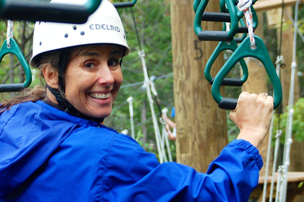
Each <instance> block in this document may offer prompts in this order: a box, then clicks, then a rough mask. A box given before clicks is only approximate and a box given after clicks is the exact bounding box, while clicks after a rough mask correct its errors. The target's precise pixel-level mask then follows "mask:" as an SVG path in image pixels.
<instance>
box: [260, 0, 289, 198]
mask: <svg viewBox="0 0 304 202" xmlns="http://www.w3.org/2000/svg"><path fill="white" fill-rule="evenodd" d="M281 10H282V13H281V27H280V43H279V47H278V56H277V60H276V72H277V75H278V77H279V78H280V69H281V67H282V65H283V64H284V62H283V56H282V55H281V49H282V35H283V16H284V15H283V13H284V12H283V11H284V0H282V8H281ZM274 115H275V111H273V114H272V117H274ZM278 117H279V116H278ZM273 121H274V119H273V118H272V120H271V125H270V130H269V139H268V147H267V157H266V165H265V179H264V186H263V200H262V201H263V202H265V201H266V195H267V178H268V171H269V161H270V152H271V142H272V130H273ZM279 121H280V119H279ZM278 125H279V128H280V123H279V124H278ZM279 134H280V135H279ZM281 134H282V132H279V130H277V135H276V145H275V149H277V150H278V149H279V144H280V136H281ZM277 155H278V151H275V154H274V161H273V162H274V165H273V169H272V178H271V188H270V195H269V196H270V197H269V202H272V195H273V186H274V174H275V169H276V161H277Z"/></svg>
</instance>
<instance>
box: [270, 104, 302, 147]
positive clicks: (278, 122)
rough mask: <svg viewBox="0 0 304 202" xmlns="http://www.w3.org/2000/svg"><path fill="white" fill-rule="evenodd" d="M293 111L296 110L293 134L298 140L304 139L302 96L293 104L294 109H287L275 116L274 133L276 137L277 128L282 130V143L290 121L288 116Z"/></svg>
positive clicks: (293, 117)
mask: <svg viewBox="0 0 304 202" xmlns="http://www.w3.org/2000/svg"><path fill="white" fill-rule="evenodd" d="M292 111H293V112H294V113H293V115H292V136H293V138H294V139H295V140H297V141H298V142H302V141H303V140H304V130H303V128H304V98H300V99H299V100H298V101H297V102H296V103H295V105H294V106H293V110H288V109H287V110H286V111H285V112H284V113H282V114H279V115H278V114H276V115H275V116H274V124H273V129H274V130H273V132H272V133H273V136H274V137H275V135H276V130H278V129H279V130H282V137H281V138H280V140H281V143H282V144H284V141H285V135H286V126H287V122H288V121H289V119H288V117H289V116H291V114H292Z"/></svg>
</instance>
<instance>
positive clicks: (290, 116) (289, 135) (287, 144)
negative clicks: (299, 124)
mask: <svg viewBox="0 0 304 202" xmlns="http://www.w3.org/2000/svg"><path fill="white" fill-rule="evenodd" d="M299 3H300V2H299V1H297V2H296V7H295V20H294V27H295V30H294V49H293V62H292V64H291V79H290V90H289V101H288V118H287V124H286V137H285V147H284V155H283V165H282V166H281V167H282V171H281V172H282V176H283V177H282V179H283V180H282V185H281V188H280V190H278V191H280V192H281V197H280V198H281V199H282V200H281V201H286V195H287V193H286V192H287V173H288V167H289V164H290V148H291V144H292V122H293V113H294V110H293V105H294V85H295V71H296V67H297V63H296V42H297V31H298V30H297V29H298V27H297V22H298V10H299Z"/></svg>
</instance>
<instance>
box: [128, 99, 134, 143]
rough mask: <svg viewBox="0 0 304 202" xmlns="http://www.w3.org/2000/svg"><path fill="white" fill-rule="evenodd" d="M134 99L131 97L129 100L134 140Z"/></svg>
mask: <svg viewBox="0 0 304 202" xmlns="http://www.w3.org/2000/svg"><path fill="white" fill-rule="evenodd" d="M132 101H133V98H132V97H129V98H128V99H127V102H129V111H130V123H131V137H132V138H133V139H135V135H134V121H133V117H134V113H133V102H132Z"/></svg>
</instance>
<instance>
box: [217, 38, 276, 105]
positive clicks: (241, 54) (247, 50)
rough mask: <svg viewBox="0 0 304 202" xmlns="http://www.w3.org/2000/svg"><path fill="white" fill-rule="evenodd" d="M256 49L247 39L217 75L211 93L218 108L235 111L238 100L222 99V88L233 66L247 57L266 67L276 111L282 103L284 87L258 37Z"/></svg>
mask: <svg viewBox="0 0 304 202" xmlns="http://www.w3.org/2000/svg"><path fill="white" fill-rule="evenodd" d="M254 38H255V42H256V47H255V48H254V49H252V48H251V47H250V38H249V37H247V38H246V39H245V40H244V41H243V42H242V43H241V44H240V45H239V47H238V48H237V49H236V51H235V52H234V53H233V54H232V55H231V57H230V58H229V59H228V60H227V62H226V63H225V64H224V66H223V67H222V68H221V69H220V71H219V72H218V73H217V75H216V76H215V78H214V82H213V85H212V88H211V93H212V96H213V99H214V100H215V101H216V102H217V103H218V106H219V107H220V108H222V109H230V110H233V109H235V107H236V105H237V99H234V98H225V97H222V96H221V94H220V87H221V84H222V82H223V80H224V78H225V77H226V76H227V74H228V73H229V72H230V70H231V69H232V68H233V66H234V65H235V64H236V63H237V62H238V61H240V59H242V58H245V57H253V58H256V59H258V60H260V61H261V62H262V64H263V65H264V67H265V70H266V72H267V74H268V76H269V79H270V81H271V83H272V86H273V98H274V103H273V105H274V109H276V108H277V107H278V106H279V105H280V103H281V101H282V86H281V82H280V79H279V77H278V75H277V73H276V70H275V67H274V65H273V63H272V61H271V59H270V56H269V54H268V51H267V49H266V47H265V44H264V42H263V40H262V39H261V38H259V37H258V36H254Z"/></svg>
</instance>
